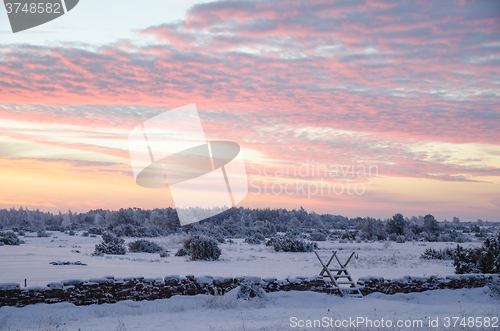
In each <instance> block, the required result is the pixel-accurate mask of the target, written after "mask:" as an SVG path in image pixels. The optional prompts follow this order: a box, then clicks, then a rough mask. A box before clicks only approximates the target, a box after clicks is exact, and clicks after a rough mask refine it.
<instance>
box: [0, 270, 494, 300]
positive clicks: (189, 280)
mask: <svg viewBox="0 0 500 331" xmlns="http://www.w3.org/2000/svg"><path fill="white" fill-rule="evenodd" d="M493 278H498V275H455V276H447V277H436V276H431V277H410V276H406V277H403V278H400V279H392V280H391V279H383V278H378V277H362V278H360V279H359V280H358V284H359V286H360V288H361V292H362V293H363V295H366V294H369V293H373V292H381V293H386V294H394V293H410V292H422V291H427V290H434V289H444V288H448V289H458V288H472V287H483V286H485V285H487V283H488V282H489V281H491V280H492V279H493ZM243 284H246V285H249V284H250V285H252V286H255V287H257V288H259V287H260V288H262V289H263V290H264V291H266V292H277V291H315V292H323V293H332V290H331V287H330V286H329V283H328V282H325V281H324V280H323V277H321V276H313V277H296V278H286V279H282V280H278V279H276V278H265V279H261V278H260V277H236V278H232V277H212V276H202V277H195V276H192V275H188V276H186V277H179V276H176V275H175V276H166V277H164V278H144V277H127V278H114V277H113V276H106V277H103V278H92V279H89V280H80V279H69V280H63V281H61V282H54V283H49V284H48V285H47V286H32V287H28V288H21V287H20V284H17V283H5V284H0V307H1V306H18V307H22V306H25V305H29V304H35V303H56V302H64V301H67V302H71V303H73V304H75V305H90V304H101V303H114V302H117V301H120V300H136V301H138V300H155V299H165V298H170V297H172V296H174V295H196V294H212V295H214V294H219V295H221V294H224V293H226V292H228V291H230V290H232V289H234V288H236V287H238V286H240V285H243Z"/></svg>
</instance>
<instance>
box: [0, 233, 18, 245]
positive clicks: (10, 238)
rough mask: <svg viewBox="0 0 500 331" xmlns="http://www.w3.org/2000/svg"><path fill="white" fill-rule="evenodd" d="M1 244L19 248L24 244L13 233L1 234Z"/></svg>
mask: <svg viewBox="0 0 500 331" xmlns="http://www.w3.org/2000/svg"><path fill="white" fill-rule="evenodd" d="M0 243H3V244H5V245H12V246H18V245H20V244H21V243H22V241H21V240H20V239H19V237H18V236H17V235H16V234H15V233H14V232H12V231H8V232H0Z"/></svg>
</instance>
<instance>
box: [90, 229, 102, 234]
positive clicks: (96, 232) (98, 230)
mask: <svg viewBox="0 0 500 331" xmlns="http://www.w3.org/2000/svg"><path fill="white" fill-rule="evenodd" d="M89 233H90V234H97V235H101V234H102V230H101V229H99V228H90V229H89Z"/></svg>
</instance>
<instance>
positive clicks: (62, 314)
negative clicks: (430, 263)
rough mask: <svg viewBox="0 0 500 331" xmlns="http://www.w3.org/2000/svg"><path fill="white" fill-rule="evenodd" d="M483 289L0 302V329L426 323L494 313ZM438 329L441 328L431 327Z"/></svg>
mask: <svg viewBox="0 0 500 331" xmlns="http://www.w3.org/2000/svg"><path fill="white" fill-rule="evenodd" d="M487 291H488V289H487V288H477V289H461V290H436V291H428V292H423V293H411V294H395V295H385V294H381V293H373V294H370V295H368V296H366V297H364V298H352V297H344V298H341V297H338V296H335V295H328V294H323V293H314V292H293V291H292V292H278V293H269V294H267V296H266V298H267V299H266V300H250V301H245V300H238V299H236V297H235V294H236V293H235V292H236V290H233V291H231V292H229V293H227V294H226V295H224V296H221V297H214V296H206V295H197V296H192V297H190V296H174V297H172V298H170V299H164V300H155V301H139V302H136V301H120V302H118V303H115V304H104V305H95V306H74V305H71V304H68V303H57V304H52V305H48V304H36V305H31V306H26V307H23V308H15V307H2V308H0V329H1V330H9V329H11V330H18V329H19V330H56V325H59V329H58V330H78V329H80V330H150V331H154V330H158V331H159V330H161V331H165V330H246V331H250V330H304V329H303V328H292V327H290V318H291V317H296V318H297V319H300V320H315V319H316V320H321V319H322V318H324V317H328V318H333V319H336V320H343V319H349V317H351V318H357V317H363V318H369V319H372V320H374V319H379V320H380V319H381V318H384V319H385V320H387V319H391V320H393V321H396V320H406V319H411V320H416V319H418V320H422V321H423V323H424V324H423V325H427V323H428V319H429V318H432V319H435V318H436V317H438V318H439V319H440V321H441V323H442V322H443V319H444V317H451V316H456V317H460V318H462V317H463V316H466V317H469V316H474V317H475V316H482V317H490V318H491V317H494V316H497V317H498V316H499V315H500V301H498V300H496V299H493V298H491V297H490V296H489V295H487ZM120 327H121V329H120ZM326 329H329V328H326ZM360 329H361V330H364V329H365V328H360ZM402 329H405V328H402ZM427 329H428V328H416V329H415V330H427ZM441 329H442V330H445V329H446V328H440V329H436V328H432V329H431V330H441ZM447 330H450V328H447Z"/></svg>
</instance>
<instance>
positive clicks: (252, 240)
mask: <svg viewBox="0 0 500 331" xmlns="http://www.w3.org/2000/svg"><path fill="white" fill-rule="evenodd" d="M264 240H266V238H265V237H264V236H263V235H262V233H258V232H257V233H255V234H254V235H253V237H246V238H245V242H246V243H247V244H250V245H259V244H260V243H262V242H263V241H264Z"/></svg>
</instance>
